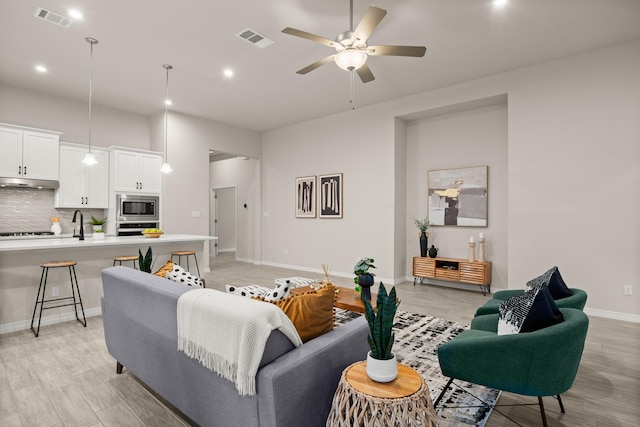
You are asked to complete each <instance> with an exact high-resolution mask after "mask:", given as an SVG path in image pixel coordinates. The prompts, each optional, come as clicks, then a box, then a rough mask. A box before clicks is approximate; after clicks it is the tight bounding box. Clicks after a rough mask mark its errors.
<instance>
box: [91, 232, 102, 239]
mask: <svg viewBox="0 0 640 427" xmlns="http://www.w3.org/2000/svg"><path fill="white" fill-rule="evenodd" d="M93 240H104V233H93Z"/></svg>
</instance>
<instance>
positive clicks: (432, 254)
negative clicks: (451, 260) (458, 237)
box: [429, 245, 438, 258]
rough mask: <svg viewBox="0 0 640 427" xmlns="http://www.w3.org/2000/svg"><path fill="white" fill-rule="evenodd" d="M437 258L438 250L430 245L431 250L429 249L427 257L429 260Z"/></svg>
mask: <svg viewBox="0 0 640 427" xmlns="http://www.w3.org/2000/svg"><path fill="white" fill-rule="evenodd" d="M437 256H438V248H436V247H435V246H433V245H431V248H429V257H430V258H435V257H437Z"/></svg>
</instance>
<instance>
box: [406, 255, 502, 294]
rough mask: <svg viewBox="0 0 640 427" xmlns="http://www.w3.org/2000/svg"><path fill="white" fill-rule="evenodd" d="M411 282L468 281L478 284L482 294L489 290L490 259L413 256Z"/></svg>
mask: <svg viewBox="0 0 640 427" xmlns="http://www.w3.org/2000/svg"><path fill="white" fill-rule="evenodd" d="M413 277H414V279H413V284H414V285H415V284H416V282H417V281H418V280H420V283H422V281H423V280H424V279H435V280H445V281H448V282H458V283H469V284H472V285H478V286H480V289H481V290H482V294H483V295H486V294H487V293H489V292H491V261H482V262H480V261H469V260H466V259H458V258H440V257H438V258H426V257H425V258H423V257H419V256H416V257H413Z"/></svg>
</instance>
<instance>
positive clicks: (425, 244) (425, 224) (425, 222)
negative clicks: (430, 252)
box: [413, 216, 429, 258]
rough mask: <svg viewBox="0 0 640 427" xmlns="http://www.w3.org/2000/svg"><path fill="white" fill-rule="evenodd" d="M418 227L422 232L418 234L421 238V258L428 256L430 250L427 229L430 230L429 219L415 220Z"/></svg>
mask: <svg viewBox="0 0 640 427" xmlns="http://www.w3.org/2000/svg"><path fill="white" fill-rule="evenodd" d="M413 222H415V224H416V227H418V230H420V233H419V234H418V235H419V236H420V256H421V257H423V258H424V257H426V256H427V249H428V248H429V233H427V229H429V217H426V216H425V217H424V218H423V219H415V218H414V219H413Z"/></svg>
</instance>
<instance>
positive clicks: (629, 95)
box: [262, 41, 640, 321]
mask: <svg viewBox="0 0 640 427" xmlns="http://www.w3.org/2000/svg"><path fill="white" fill-rule="evenodd" d="M639 75H640V41H636V42H633V43H627V44H623V45H618V46H614V47H611V48H608V49H604V50H600V51H595V52H592V53H587V54H583V55H579V56H574V57H569V58H565V59H561V60H557V61H553V62H550V63H545V64H541V65H538V66H535V67H529V68H525V69H520V70H515V71H512V72H508V73H504V74H499V75H495V76H491V77H487V78H484V79H480V80H475V81H471V82H467V83H463V84H459V85H455V86H451V87H447V88H442V89H438V90H434V91H430V92H426V93H421V94H417V95H414V96H410V97H406V98H401V99H396V100H393V101H391V102H387V103H383V104H378V105H375V106H372V107H368V108H362V109H359V110H356V111H353V112H351V111H349V112H345V113H342V114H337V115H332V116H328V117H323V118H318V119H316V120H312V121H308V122H305V123H300V124H297V125H294V126H288V127H284V128H280V129H275V130H273V131H269V132H266V133H265V135H264V142H263V165H262V166H263V167H262V171H263V172H262V174H263V175H262V177H263V187H262V188H263V190H262V197H263V200H264V204H263V210H265V211H266V212H268V215H269V216H268V217H266V218H263V221H262V225H263V234H262V242H263V260H264V262H265V263H274V264H283V265H295V266H300V267H302V268H310V267H317V266H319V265H320V264H321V263H323V262H327V263H330V264H331V263H333V264H334V266H335V267H334V268H335V269H336V270H337V271H340V272H347V271H348V272H350V271H351V268H352V266H353V261H354V259H355V257H356V256H361V255H367V256H372V257H374V258H377V259H376V261H378V262H377V265H378V267H379V268H378V270H377V273H378V274H379V276H382V277H387V278H388V277H399V276H401V275H400V274H397V273H398V272H396V271H394V267H393V266H394V265H395V264H396V260H398V259H399V258H400V259H402V258H406V257H407V256H408V255H409V254H407V253H406V251H405V253H403V251H402V250H400V251H395V252H394V251H393V250H392V248H393V247H394V238H395V237H394V233H395V228H394V222H393V218H394V215H404V216H405V218H406V219H407V221H406V231H405V235H406V236H409V235H411V234H415V226H414V225H413V221H410V220H409V218H413V217H414V216H417V215H418V214H419V212H415V210H414V209H415V208H414V207H413V205H411V204H410V203H411V200H412V199H413V197H418V198H419V197H420V195H415V196H414V195H413V194H411V192H410V189H409V188H407V205H406V206H394V201H395V200H396V195H395V193H394V183H393V180H394V179H395V177H396V172H395V171H393V168H394V167H396V166H397V163H396V162H395V159H394V155H395V153H396V152H397V151H396V149H395V148H396V147H395V144H396V142H395V140H394V138H395V135H396V129H394V128H395V127H396V125H395V122H394V118H395V117H402V118H404V119H405V120H407V119H408V118H411V117H412V116H413V115H416V114H417V113H421V112H424V111H430V110H436V109H439V108H440V109H445V110H446V109H447V108H451V106H456V105H457V104H460V103H466V102H472V101H475V100H481V99H485V98H491V97H495V96H500V95H503V94H507V95H508V111H507V115H508V117H507V129H508V146H507V149H506V156H507V165H508V169H507V176H506V185H507V194H508V198H507V208H506V211H507V213H508V216H507V218H506V226H507V235H508V237H507V242H506V243H504V245H505V247H504V248H498V247H496V246H494V247H493V248H492V254H493V255H497V254H498V253H500V251H502V253H507V254H508V257H506V258H507V261H506V265H507V269H506V271H508V284H507V285H508V287H509V288H521V287H522V285H523V283H524V282H525V281H527V280H528V279H530V278H532V277H534V276H536V275H538V274H541V273H542V272H544V271H545V270H546V269H547V268H549V267H551V266H553V265H558V266H559V268H560V271H561V272H562V274H563V276H564V277H565V280H566V281H567V283H568V284H569V285H570V286H574V287H578V288H582V289H585V290H586V291H587V292H588V293H589V301H588V302H587V307H588V309H589V310H590V312H591V313H595V314H600V315H604V316H608V317H618V318H624V319H628V320H634V321H640V292H639V291H638V289H640V282H639V281H638V280H639V279H638V277H640V263H638V262H637V260H638V258H640V238H639V237H640V222H639V221H638V218H640V191H638V189H637V185H638V183H640V120H638V117H640V79H639V78H638V76H639ZM454 110H455V109H454ZM504 155H505V153H501V156H504ZM407 156H409V153H407ZM478 160H479V161H478V162H472V163H473V164H481V163H483V161H482V160H481V159H478ZM430 162H431V161H430ZM433 164H443V165H444V164H450V163H449V160H448V159H447V158H442V159H433ZM410 167H411V166H410V165H409V164H408V165H407V169H410ZM329 172H344V173H345V205H344V207H345V218H344V219H342V220H319V219H315V220H309V219H295V218H294V211H293V207H294V191H293V188H294V187H293V184H294V179H295V177H296V176H304V175H313V174H321V173H329ZM412 173H415V171H408V174H412ZM408 176H410V175H408ZM500 184H501V183H500ZM500 184H497V185H500ZM490 188H494V185H491V186H490ZM493 209H494V207H493V206H489V212H490V215H491V212H493ZM490 226H491V227H493V226H494V224H493V221H491V222H490ZM492 232H493V231H492ZM437 238H438V239H439V246H441V247H450V248H454V247H455V248H458V247H460V246H461V245H462V246H463V247H464V245H463V242H461V243H460V244H458V243H455V242H453V239H454V238H455V239H457V237H454V235H451V237H450V238H451V239H452V240H451V241H449V240H448V239H449V236H447V239H446V240H445V239H442V238H441V236H440V237H437ZM494 243H497V242H496V241H494ZM407 244H408V243H407ZM416 244H417V243H416ZM285 250H287V251H288V254H285ZM452 250H453V249H452ZM461 250H463V249H461ZM493 255H492V256H493ZM461 256H464V253H462V254H461ZM503 259H504V258H503ZM501 262H503V261H501ZM401 264H403V265H406V264H407V263H406V262H403V263H401ZM405 274H406V275H410V274H411V272H410V271H406V272H403V274H402V275H405ZM500 274H501V272H500V271H498V277H500ZM504 280H506V276H505V278H504ZM624 284H628V285H634V288H635V289H634V290H635V292H634V295H633V296H623V294H622V288H623V285H624Z"/></svg>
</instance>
